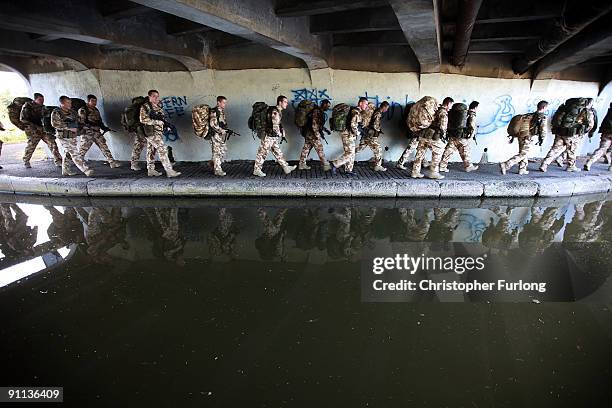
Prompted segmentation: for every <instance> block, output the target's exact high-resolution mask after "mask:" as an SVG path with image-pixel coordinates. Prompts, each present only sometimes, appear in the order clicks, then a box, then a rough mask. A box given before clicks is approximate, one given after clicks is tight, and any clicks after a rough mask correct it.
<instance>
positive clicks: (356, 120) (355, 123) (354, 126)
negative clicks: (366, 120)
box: [351, 112, 361, 134]
mask: <svg viewBox="0 0 612 408" xmlns="http://www.w3.org/2000/svg"><path fill="white" fill-rule="evenodd" d="M360 123H361V115H360V114H359V112H355V113H354V115H353V117H352V118H351V131H352V132H353V133H354V134H358V133H359V124H360Z"/></svg>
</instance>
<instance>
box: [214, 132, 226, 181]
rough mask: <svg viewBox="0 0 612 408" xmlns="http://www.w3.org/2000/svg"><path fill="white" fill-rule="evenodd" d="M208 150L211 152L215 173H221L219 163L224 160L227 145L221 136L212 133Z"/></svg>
mask: <svg viewBox="0 0 612 408" xmlns="http://www.w3.org/2000/svg"><path fill="white" fill-rule="evenodd" d="M210 149H211V151H212V161H213V165H214V168H215V173H221V172H223V169H222V168H221V163H223V161H224V160H225V154H226V153H227V145H226V144H225V142H224V141H223V136H221V135H220V134H218V133H214V134H213V136H212V137H211V138H210Z"/></svg>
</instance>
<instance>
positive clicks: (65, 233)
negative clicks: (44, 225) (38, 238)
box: [45, 206, 85, 246]
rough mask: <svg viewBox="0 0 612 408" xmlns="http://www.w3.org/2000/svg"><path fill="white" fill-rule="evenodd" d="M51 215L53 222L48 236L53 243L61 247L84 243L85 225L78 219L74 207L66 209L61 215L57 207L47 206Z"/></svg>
mask: <svg viewBox="0 0 612 408" xmlns="http://www.w3.org/2000/svg"><path fill="white" fill-rule="evenodd" d="M45 209H46V210H47V211H49V214H51V218H52V219H53V222H52V223H51V224H49V228H48V229H47V235H48V236H49V239H50V240H51V242H53V243H55V244H57V245H59V246H67V245H70V244H79V243H81V242H83V240H84V239H85V238H84V235H83V224H82V223H81V222H80V221H79V219H78V218H77V213H76V210H75V209H74V208H72V207H64V212H63V213H61V212H60V211H59V210H57V209H56V208H55V207H52V206H45Z"/></svg>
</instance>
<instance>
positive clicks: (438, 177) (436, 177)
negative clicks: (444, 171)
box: [427, 171, 444, 180]
mask: <svg viewBox="0 0 612 408" xmlns="http://www.w3.org/2000/svg"><path fill="white" fill-rule="evenodd" d="M427 177H428V178H430V179H433V180H442V179H443V178H444V176H443V175H441V174H440V173H439V172H437V171H430V172H429V176H427Z"/></svg>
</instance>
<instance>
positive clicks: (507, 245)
mask: <svg viewBox="0 0 612 408" xmlns="http://www.w3.org/2000/svg"><path fill="white" fill-rule="evenodd" d="M494 212H495V213H496V215H497V216H498V217H499V220H497V223H495V222H494V221H493V218H491V222H490V223H489V225H487V227H486V228H485V230H484V231H483V232H482V244H483V245H484V246H486V247H487V248H489V249H495V250H502V251H507V250H509V249H512V248H513V247H515V246H516V244H517V243H518V227H517V228H514V229H511V228H510V213H511V210H510V208H508V210H507V211H506V212H500V211H494Z"/></svg>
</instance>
